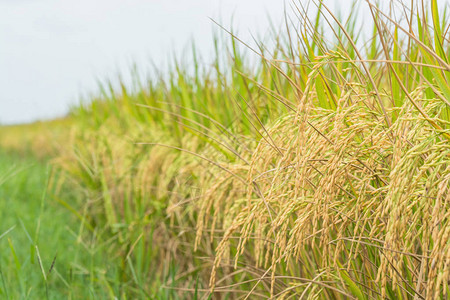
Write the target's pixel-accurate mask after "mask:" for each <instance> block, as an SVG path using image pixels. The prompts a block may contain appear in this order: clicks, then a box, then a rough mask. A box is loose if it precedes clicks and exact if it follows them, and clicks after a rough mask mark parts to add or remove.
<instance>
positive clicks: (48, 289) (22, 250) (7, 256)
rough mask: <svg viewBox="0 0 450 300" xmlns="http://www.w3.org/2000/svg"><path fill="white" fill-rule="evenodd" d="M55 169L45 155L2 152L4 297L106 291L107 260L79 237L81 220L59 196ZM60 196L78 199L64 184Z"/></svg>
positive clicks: (0, 282) (87, 295) (0, 264)
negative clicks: (102, 279)
mask: <svg viewBox="0 0 450 300" xmlns="http://www.w3.org/2000/svg"><path fill="white" fill-rule="evenodd" d="M51 173H52V167H51V166H50V164H49V163H48V162H47V161H45V160H38V159H36V158H34V157H33V156H18V155H16V154H13V153H6V152H3V151H2V152H1V154H0V174H1V175H0V220H1V223H0V236H1V238H0V253H1V257H0V271H1V274H0V298H1V299H98V298H99V297H100V298H103V296H105V290H104V288H103V287H102V286H101V285H102V282H101V281H100V282H97V280H99V279H101V276H100V275H99V274H101V273H103V272H104V273H105V275H102V276H103V277H107V276H108V272H109V270H108V267H107V266H108V261H107V259H105V257H104V256H103V255H102V253H98V250H100V249H99V248H97V249H93V247H92V246H89V245H88V244H89V243H87V242H86V241H83V239H81V238H80V237H81V236H84V237H86V235H82V234H81V235H80V228H81V227H80V224H81V222H80V221H79V220H78V219H77V218H76V217H75V215H74V214H73V213H72V212H70V211H69V210H68V209H66V208H64V207H63V206H62V205H61V204H60V203H58V202H57V201H56V200H55V197H54V194H55V187H54V186H55V185H53V187H52V186H51V185H50V184H49V180H50V179H52V180H57V176H56V175H54V176H51V175H52V174H51ZM59 196H60V197H64V198H65V200H66V201H68V202H74V199H75V198H74V197H75V195H74V194H72V193H71V192H70V191H69V190H68V189H64V187H63V189H62V190H61V191H60V192H59ZM80 241H83V242H80ZM83 243H84V244H83ZM96 247H97V246H96ZM50 269H51V270H50Z"/></svg>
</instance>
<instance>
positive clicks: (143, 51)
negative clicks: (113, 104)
mask: <svg viewBox="0 0 450 300" xmlns="http://www.w3.org/2000/svg"><path fill="white" fill-rule="evenodd" d="M284 5H285V3H284V1H281V0H280V1H274V0H245V1H240V0H190V1H185V0H169V1H163V0H150V1H149V0H130V1H122V0H95V1H93V0H70V1H69V0H66V1H59V0H0V45H1V47H0V124H16V123H24V122H32V121H35V120H43V119H50V118H55V117H59V116H63V115H64V114H65V113H67V111H68V109H69V107H70V105H73V104H76V103H78V101H79V99H80V96H81V95H84V94H87V93H91V92H95V91H96V90H97V87H98V80H104V79H106V78H114V77H117V75H118V74H119V73H120V74H124V75H127V74H130V69H131V67H132V65H133V64H136V65H138V66H139V70H145V71H147V70H148V71H150V72H151V68H152V66H151V61H153V63H154V64H155V65H157V66H158V68H161V69H164V66H165V65H167V64H168V63H169V61H170V58H171V57H173V55H176V56H178V57H180V56H181V54H182V53H183V51H186V49H190V47H191V41H192V40H195V44H196V46H197V48H198V51H199V52H201V53H200V54H201V55H202V56H203V57H204V58H206V59H207V58H208V56H210V55H211V54H212V49H213V41H212V40H213V39H212V36H213V31H216V32H217V31H220V30H221V29H219V27H218V26H217V25H215V24H214V23H213V22H212V21H211V19H210V18H212V19H214V20H215V21H217V22H219V23H220V24H222V25H224V26H225V27H227V28H230V26H231V24H233V26H234V29H235V30H237V32H238V33H239V36H240V37H243V38H244V39H246V40H251V38H252V37H251V35H250V32H251V33H252V34H254V35H257V36H259V35H261V36H262V35H264V34H265V33H266V31H268V30H269V28H270V22H269V21H268V14H269V12H270V18H271V20H272V22H273V23H274V24H278V25H280V24H282V21H283V18H284ZM287 5H290V4H289V2H288V4H287Z"/></svg>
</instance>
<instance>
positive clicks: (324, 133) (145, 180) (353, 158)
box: [0, 0, 450, 299]
mask: <svg viewBox="0 0 450 300" xmlns="http://www.w3.org/2000/svg"><path fill="white" fill-rule="evenodd" d="M357 7H364V8H365V9H366V10H367V11H368V12H369V13H370V16H371V17H372V19H371V20H370V21H369V20H362V19H361V18H362V17H363V16H362V15H361V14H358V11H359V10H358V8H357ZM448 9H449V7H448V3H444V2H441V1H437V0H434V1H433V0H432V1H429V2H422V1H412V2H411V3H409V2H408V3H406V2H401V1H390V2H389V3H381V4H379V5H376V4H374V3H372V2H371V1H357V2H355V4H354V9H352V10H351V11H350V12H349V13H348V14H346V15H345V14H344V15H342V14H340V13H339V12H338V11H334V10H332V9H331V8H330V7H328V6H327V4H326V1H323V2H322V1H293V2H290V4H289V5H288V6H287V10H289V13H287V14H286V22H285V24H283V26H282V27H281V28H273V30H272V32H271V35H270V36H268V37H265V38H263V39H262V40H255V41H244V40H242V39H241V38H240V37H239V34H238V33H235V32H233V31H231V30H229V29H227V28H223V27H220V24H218V26H219V27H220V28H221V29H220V30H221V31H222V33H223V35H222V34H220V35H217V37H216V38H215V39H214V40H213V42H214V45H215V55H216V56H215V59H214V60H213V61H212V62H208V63H206V62H204V60H203V59H202V58H201V57H199V56H198V54H197V52H196V51H192V58H191V59H190V60H189V63H186V60H183V61H181V60H176V59H175V60H174V62H173V66H172V68H171V69H170V70H169V71H168V72H167V74H166V73H164V72H163V70H159V71H160V72H157V74H161V75H159V76H157V77H156V78H152V79H151V80H144V79H142V78H141V79H139V78H136V79H135V82H134V83H133V85H132V86H129V85H126V84H125V83H122V82H120V81H119V83H117V82H106V83H105V84H104V85H103V86H102V89H101V90H102V92H101V93H99V94H98V95H97V96H96V97H92V99H89V101H84V102H83V104H80V105H79V106H78V107H75V108H73V109H72V111H71V113H70V115H69V116H68V117H67V119H65V120H63V121H59V122H56V123H48V124H46V125H44V126H41V127H40V129H36V132H40V133H36V134H34V135H33V134H31V135H30V137H29V138H28V137H27V138H26V140H24V141H19V142H18V141H17V140H16V138H14V137H15V136H18V134H15V133H14V134H11V132H12V130H13V129H11V128H2V129H1V130H0V133H3V137H4V138H2V141H1V144H0V145H1V146H2V147H3V148H4V151H9V152H11V151H14V152H16V153H17V152H19V153H20V151H18V149H27V150H26V151H25V152H26V154H22V158H20V159H19V158H13V157H12V156H8V155H11V154H8V155H6V156H5V157H6V160H8V159H11V160H12V161H16V160H17V161H20V163H22V162H26V161H27V160H32V161H36V162H37V164H38V166H39V168H40V171H39V172H40V173H39V174H40V175H39V176H35V175H33V176H35V177H36V180H38V179H39V180H41V181H42V180H44V179H45V180H47V182H48V183H47V184H44V185H43V184H42V182H41V183H39V184H36V188H34V189H28V188H26V189H25V188H23V187H20V183H19V182H14V181H11V183H10V186H11V187H12V188H15V191H9V187H8V185H7V186H6V187H5V184H4V183H2V181H0V183H2V184H1V185H0V191H3V190H4V191H5V192H4V193H6V194H4V195H8V196H7V197H10V198H11V199H15V198H17V199H21V198H18V197H25V198H26V199H25V198H24V200H23V201H27V202H26V203H29V205H25V206H24V205H23V203H22V204H17V206H16V207H17V210H18V213H17V215H18V216H19V215H22V214H23V215H24V216H28V218H29V222H31V223H29V224H33V222H35V224H37V225H36V226H34V225H26V224H28V223H24V222H25V221H23V222H22V221H21V220H22V219H21V217H20V218H19V219H17V220H18V221H14V220H12V221H10V223H8V222H6V223H8V224H6V223H4V222H2V227H1V231H0V247H1V248H0V249H7V248H8V247H9V248H10V249H9V250H4V251H5V252H3V250H2V253H8V254H6V255H2V265H1V266H2V268H1V270H2V272H1V279H2V284H3V285H0V287H2V288H1V289H0V294H2V293H3V294H2V295H6V297H9V298H11V299H15V298H18V297H19V296H15V295H20V297H22V298H27V297H33V296H26V295H28V294H27V293H31V292H29V291H33V290H38V292H36V293H40V294H33V295H40V296H34V297H44V296H46V297H47V298H52V297H53V298H52V299H60V298H61V297H69V298H71V299H78V298H83V299H84V298H90V299H386V298H387V299H445V298H447V297H449V294H448V293H449V292H450V287H449V284H450V223H449V222H450V143H449V142H450V83H449V82H450V62H449V58H450V23H449V19H448V12H449V10H448ZM362 25H363V26H364V29H365V31H367V30H366V29H367V28H369V27H370V29H371V30H369V31H368V32H370V34H366V33H365V31H364V30H362V29H361V28H360V26H362ZM29 126H31V128H38V127H37V126H36V125H29ZM24 128H26V127H21V129H20V128H19V129H14V130H16V132H30V130H29V129H24ZM42 128H44V129H42ZM39 130H40V131H39ZM44 131H45V132H46V134H43V133H42V132H44ZM8 132H9V133H10V134H9V135H8V134H7V133H8ZM19 135H20V136H25V135H21V134H19ZM38 137H39V138H38ZM39 139H41V140H42V139H44V143H42V142H39ZM42 145H45V147H44V146H42ZM25 152H23V153H25ZM5 153H6V152H5ZM24 157H25V158H24ZM46 164H47V165H48V166H51V170H52V171H51V172H48V171H47V173H46V172H44V169H45V168H46V167H44V166H45V165H46ZM48 168H50V167H47V170H48ZM1 170H2V173H3V174H8V173H7V171H8V169H7V168H2V169H1ZM11 170H15V169H14V168H12V169H11ZM24 172H31V170H29V171H24ZM36 172H38V171H36ZM13 173H14V174H13ZM13 173H12V174H11V177H8V178H15V179H11V180H17V181H19V180H20V174H19V175H16V174H15V172H13ZM17 176H18V177H17ZM27 178H28V180H31V179H32V178H33V177H31V173H30V177H27ZM5 182H7V181H5ZM43 186H49V187H50V189H49V190H48V191H47V189H44V190H46V191H47V192H46V193H44V196H42V197H41V196H37V195H39V194H41V195H42V193H43V191H42V187H43ZM22 190H27V191H29V192H30V193H32V194H33V195H32V196H26V195H22V194H21V192H20V191H22ZM50 195H51V196H50ZM3 198H6V196H3ZM31 199H34V200H31ZM34 206H35V207H39V209H37V208H35V209H33V208H32V207H34ZM8 209H13V210H14V209H15V208H14V207H10V208H8ZM22 210H30V211H29V212H25V211H23V212H21V211H22ZM37 211H39V214H37V215H36V212H37ZM45 214H48V215H50V216H51V219H49V217H48V216H47V217H45ZM24 218H25V217H24ZM67 220H72V221H71V222H67ZM17 222H19V223H20V224H25V225H23V226H22V225H16V227H17V226H22V227H23V228H28V227H32V228H34V229H33V230H35V231H36V232H37V233H36V234H35V238H33V235H31V234H30V238H29V244H30V245H31V246H32V247H31V248H30V249H31V250H30V251H31V254H29V257H28V258H26V257H27V255H26V252H27V249H25V251H22V250H23V249H22V250H21V252H19V251H15V249H16V247H17V246H15V244H16V243H19V242H14V239H13V238H17V239H24V240H26V239H25V238H24V237H21V235H23V233H22V231H21V235H18V236H17V237H15V236H14V232H13V231H11V232H10V231H8V230H9V229H8V228H9V227H8V226H14V224H15V223H17ZM27 222H28V221H27ZM57 222H60V223H57ZM56 224H61V226H60V225H56ZM62 224H64V226H62ZM27 226H28V227H27ZM33 226H34V227H33ZM11 228H15V227H11ZM23 228H22V229H23ZM64 228H65V229H64ZM75 228H77V229H75ZM17 229H18V228H15V231H17ZM28 230H30V229H28ZM41 230H42V231H49V232H48V233H46V234H43V233H42V234H41V235H39V232H41ZM64 230H67V231H68V232H70V233H72V235H69V234H68V233H67V232H66V233H64V232H65V231H64ZM2 232H4V233H2ZM25 236H26V234H25ZM37 236H39V239H38V238H37ZM42 236H46V237H49V236H52V239H51V243H56V245H57V246H51V245H52V244H51V243H50V244H47V243H43V239H44V238H43V237H42ZM63 236H64V237H63ZM70 236H72V237H70ZM6 241H7V242H6ZM8 243H9V246H8ZM20 243H22V242H20ZM24 243H28V242H24ZM44 246H45V247H48V248H46V249H48V250H45V251H44V250H40V249H44V248H41V247H44ZM58 247H60V248H58ZM21 248H22V247H21ZM56 248H58V249H62V250H60V251H58V255H57V256H56V257H57V259H56V260H54V261H55V263H54V267H53V268H50V267H49V266H48V265H53V263H52V258H53V256H55V255H56V254H55V253H56V252H55V251H54V250H55V249H56ZM33 249H34V250H33ZM38 250H40V251H38ZM8 251H9V252H8ZM16 252H17V253H20V255H19V254H16ZM54 252H55V253H54ZM9 253H11V254H9ZM43 253H45V256H44V255H43ZM59 253H61V256H62V257H63V258H60V259H58V257H60V256H59V255H60V254H59ZM39 254H40V255H41V256H39ZM34 259H36V261H37V263H36V262H35V263H34V264H33V262H32V261H33V260H34ZM25 268H30V270H34V271H33V272H31V271H30V272H26V273H20V272H23V271H22V270H23V269H25ZM49 268H50V269H51V270H54V271H53V273H52V272H51V270H50V269H49ZM75 269H77V270H78V272H79V273H78V276H75V275H73V274H74V273H71V272H72V271H70V270H75ZM26 270H28V269H26ZM56 270H58V273H56ZM63 270H65V271H63ZM67 270H69V271H67ZM39 272H40V273H39ZM64 272H65V273H64ZM67 272H69V273H67ZM31 274H33V275H31ZM55 274H59V276H57V275H55ZM67 274H68V275H67ZM14 276H16V277H17V278H19V280H16V279H14V278H16V277H14ZM27 276H35V277H33V278H35V279H33V280H34V281H32V282H33V283H31V284H29V283H25V282H28V279H27ZM19 287H20V289H19ZM83 287H86V288H83ZM12 291H14V292H17V294H13V292H12ZM58 293H59V294H58ZM80 293H81V294H80ZM12 295H14V296H12ZM29 295H31V294H29ZM42 295H44V296H42Z"/></svg>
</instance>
